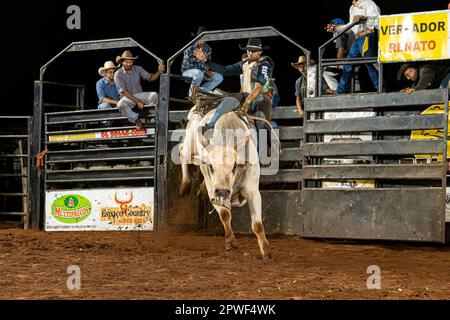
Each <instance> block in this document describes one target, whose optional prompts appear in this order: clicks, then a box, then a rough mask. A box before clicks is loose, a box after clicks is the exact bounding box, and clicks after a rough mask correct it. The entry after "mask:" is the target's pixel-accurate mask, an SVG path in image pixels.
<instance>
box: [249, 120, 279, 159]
mask: <svg viewBox="0 0 450 320" xmlns="http://www.w3.org/2000/svg"><path fill="white" fill-rule="evenodd" d="M245 116H246V117H247V118H248V119H252V120H255V121H262V122H264V123H266V124H267V125H268V126H269V128H270V132H271V134H273V135H274V136H275V138H276V139H277V141H278V145H279V146H280V145H281V141H280V138H279V137H278V135H277V134H276V133H275V130H274V129H273V127H272V124H271V123H270V122H269V121H267V120H266V119H263V118H259V117H255V116H251V115H249V114H247V115H245ZM281 153H282V150H281V148H280V154H281Z"/></svg>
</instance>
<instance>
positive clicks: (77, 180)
mask: <svg viewBox="0 0 450 320" xmlns="http://www.w3.org/2000/svg"><path fill="white" fill-rule="evenodd" d="M153 179H154V177H153V176H152V177H134V176H133V177H132V176H128V177H102V178H79V179H72V180H67V179H62V180H58V179H47V180H46V183H70V182H95V181H134V180H140V181H142V180H153Z"/></svg>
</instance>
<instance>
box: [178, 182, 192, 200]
mask: <svg viewBox="0 0 450 320" xmlns="http://www.w3.org/2000/svg"><path fill="white" fill-rule="evenodd" d="M189 192H191V183H190V182H182V183H181V186H180V192H179V193H178V194H179V195H180V197H185V196H187V195H188V194H189Z"/></svg>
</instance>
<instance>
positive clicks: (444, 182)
mask: <svg viewBox="0 0 450 320" xmlns="http://www.w3.org/2000/svg"><path fill="white" fill-rule="evenodd" d="M442 92H443V94H445V97H443V98H444V101H445V119H444V134H443V135H442V138H443V140H444V141H443V142H444V150H443V153H442V163H443V171H444V172H443V173H444V176H443V177H442V189H443V190H442V192H443V193H444V196H443V199H446V198H447V168H448V164H447V140H448V84H447V87H446V88H445V89H444V90H442ZM444 201H446V200H444ZM443 207H444V214H443V220H441V223H442V226H443V227H442V242H445V225H446V223H445V221H446V219H447V210H446V204H445V203H444V206H443Z"/></svg>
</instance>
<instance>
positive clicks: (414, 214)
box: [0, 10, 450, 243]
mask: <svg viewBox="0 0 450 320" xmlns="http://www.w3.org/2000/svg"><path fill="white" fill-rule="evenodd" d="M441 13H445V14H446V15H445V17H446V18H445V19H448V11H447V10H445V11H435V12H429V13H420V14H405V15H396V16H382V17H380V18H379V20H380V28H384V27H386V26H387V27H388V26H389V25H390V24H392V23H394V24H401V23H402V21H403V20H405V21H406V20H407V19H409V20H408V21H413V22H420V21H421V19H423V17H424V16H427V15H436V17H437V18H436V19H441V18H442V17H441V15H440V14H441ZM442 19H444V18H442ZM392 21H394V22H392ZM430 21H432V20H430ZM433 21H434V20H433ZM445 21H446V23H448V21H447V20H445ZM352 26H353V24H352V25H350V26H349V27H348V28H347V29H346V30H348V29H349V28H351V27H352ZM346 30H343V31H342V32H341V33H339V34H336V35H335V36H334V37H333V38H332V39H330V40H329V41H327V42H326V43H324V44H323V45H322V46H321V47H320V48H319V52H318V64H317V77H316V79H317V80H316V81H317V82H316V89H317V90H316V92H317V95H316V96H315V97H308V98H306V99H305V103H304V111H305V114H304V117H303V118H302V117H301V116H299V114H298V111H297V108H296V106H278V107H276V108H274V109H273V120H274V121H276V122H277V128H276V129H277V132H278V137H279V140H280V142H281V148H280V149H281V150H280V153H279V158H277V159H276V160H275V162H276V164H277V165H278V167H279V169H278V171H277V172H276V173H275V174H272V173H273V172H272V173H270V170H268V171H267V172H269V173H270V174H264V168H262V175H261V179H260V187H259V189H260V190H261V195H262V199H263V202H262V208H263V212H262V215H263V224H264V227H265V230H266V233H267V234H277V233H281V234H286V235H300V236H302V237H306V238H335V239H379V240H401V241H424V242H441V243H442V242H445V238H446V237H445V235H446V222H447V221H450V219H449V216H450V215H449V214H447V213H446V201H447V197H448V196H447V177H448V161H446V159H444V155H445V156H446V158H448V151H447V134H444V133H446V132H448V88H441V89H432V90H417V91H415V92H413V93H411V94H405V93H403V92H383V64H385V63H398V62H404V61H420V60H422V61H426V60H448V59H449V58H450V57H449V56H448V55H449V54H450V53H447V52H446V51H445V52H444V50H442V52H443V53H442V55H429V56H427V55H421V56H415V55H414V54H410V55H401V54H397V55H395V54H392V52H390V54H388V51H389V50H390V49H392V45H391V44H390V42H392V41H397V40H398V39H396V38H390V36H389V34H384V33H382V32H380V33H379V38H380V39H379V55H378V57H375V58H374V57H372V58H358V59H344V60H337V59H324V58H323V53H324V50H325V47H327V46H328V45H330V44H332V43H333V40H335V39H336V38H337V37H339V36H341V34H343V33H344V32H345V31H346ZM410 36H411V37H412V38H411V39H409V40H411V41H414V34H411V35H410ZM263 37H281V39H284V40H286V41H287V42H288V43H290V44H291V45H293V46H294V47H296V48H297V49H299V50H300V51H301V52H303V54H304V55H305V56H306V58H307V64H308V65H310V64H311V52H310V51H309V50H307V49H305V48H304V47H302V46H301V45H299V44H298V43H297V42H295V41H294V40H292V39H291V38H289V37H288V36H286V35H284V34H283V33H281V32H280V31H278V30H277V29H275V28H273V27H259V28H246V29H234V30H217V31H205V32H203V33H201V34H199V35H197V36H196V37H195V38H194V39H192V41H190V42H189V43H187V44H186V45H185V46H184V47H183V48H181V49H180V50H178V51H177V52H176V53H175V54H174V55H172V56H171V57H170V58H169V59H168V61H167V70H166V73H164V74H162V75H161V76H160V84H159V105H158V107H156V108H155V107H149V106H146V107H145V111H146V112H145V113H146V118H147V121H146V126H145V128H144V129H142V130H136V129H135V127H134V126H133V127H132V126H130V124H129V123H128V122H127V119H126V118H125V117H123V116H121V114H120V113H119V112H118V110H117V109H106V110H97V109H95V110H94V108H93V107H88V105H87V103H86V101H85V87H84V85H78V84H67V83H60V82H50V81H44V72H45V70H46V69H47V67H49V65H51V64H52V63H53V62H54V61H55V60H56V59H59V58H60V57H61V56H62V55H65V54H69V53H71V52H83V51H88V50H104V49H117V48H136V47H138V48H140V49H142V50H143V51H144V52H146V53H148V54H149V55H150V56H151V57H153V58H154V59H155V60H156V61H157V62H158V63H159V62H161V61H162V59H160V58H159V57H158V56H156V55H155V54H153V53H152V52H150V51H149V50H147V49H146V48H144V47H143V46H141V45H140V44H139V43H137V42H136V41H135V40H133V39H131V38H124V39H109V40H98V41H87V42H74V43H72V44H70V45H69V46H68V47H67V48H65V49H64V50H63V51H61V52H60V53H59V54H58V55H56V56H55V57H54V58H53V59H51V60H50V61H49V62H48V63H47V64H45V65H44V66H43V67H42V68H41V73H40V79H39V81H36V82H35V89H34V90H35V91H34V112H33V117H32V120H31V117H13V118H14V119H15V120H14V121H12V120H11V119H10V118H8V117H0V121H6V122H8V123H9V124H11V128H9V127H5V126H3V127H2V128H3V129H2V132H1V134H0V139H4V140H2V143H3V145H4V147H3V148H2V153H1V154H0V157H1V158H4V159H10V162H7V161H5V162H4V163H3V164H2V173H1V175H2V176H3V177H4V178H8V179H5V180H4V183H3V187H4V189H3V190H7V191H8V192H6V191H5V192H3V190H1V191H0V197H1V199H2V208H1V210H0V211H1V213H0V215H3V214H8V212H7V211H8V208H13V209H10V210H11V212H9V214H16V215H19V216H22V217H23V224H24V227H25V228H32V229H44V230H48V231H58V230H59V231H64V230H155V229H156V230H164V229H167V228H168V226H169V224H170V223H171V222H173V221H174V220H176V216H177V215H188V216H189V215H190V218H191V220H190V222H189V223H191V224H192V225H197V226H200V228H201V230H204V231H206V232H215V229H214V227H215V224H217V222H218V221H219V220H218V218H217V217H216V216H217V215H209V214H208V212H210V211H211V210H212V208H213V207H212V205H211V204H210V203H209V201H208V199H207V198H205V197H201V196H199V194H198V192H197V191H198V187H199V185H200V182H201V180H200V179H198V181H196V182H195V183H194V186H193V188H192V191H191V192H190V194H189V196H188V199H187V200H180V198H179V196H178V190H177V188H178V185H179V182H180V177H181V169H180V166H179V165H177V164H174V161H173V160H174V159H173V157H175V156H177V154H176V152H174V148H175V147H176V145H177V144H179V143H180V141H182V139H183V136H184V128H185V121H186V117H187V114H188V111H189V110H190V109H191V108H192V106H193V104H192V102H191V101H189V100H188V99H186V95H184V96H183V97H177V96H175V93H177V92H181V90H175V89H174V88H176V89H180V88H182V90H183V91H184V93H186V92H188V90H189V87H190V82H191V78H188V77H183V76H181V75H178V74H173V73H172V72H171V70H172V69H173V68H172V64H173V62H174V60H175V59H176V58H178V57H180V55H182V53H183V51H184V50H185V49H186V48H188V47H189V46H191V45H192V44H194V43H195V42H196V41H198V40H205V41H208V42H213V41H223V40H239V39H248V38H263ZM391 37H394V36H391ZM409 40H408V41H409ZM435 40H436V41H442V42H443V44H442V45H443V46H447V42H448V31H447V32H446V33H445V35H444V37H443V38H438V39H435ZM367 63H371V64H375V65H376V68H377V70H378V72H379V88H380V89H379V91H378V92H370V93H353V92H352V93H349V94H340V95H322V94H321V92H322V86H323V83H322V73H323V71H324V68H325V67H327V66H339V65H345V64H351V65H358V64H360V65H363V64H367ZM55 88H56V90H66V91H67V92H71V93H70V94H67V95H65V96H66V97H72V101H64V102H61V101H53V100H51V98H52V97H54V95H53V94H52V93H51V90H55ZM19 120H23V121H24V122H26V124H25V125H22V127H20V129H21V130H18V128H15V127H14V126H15V125H16V121H19ZM31 123H32V126H31ZM30 155H32V156H33V157H34V159H32V156H30ZM8 161H9V160H8ZM191 169H193V170H197V171H198V169H195V168H191ZM13 178H16V180H13ZM10 197H18V198H19V199H22V200H21V201H18V202H17V203H14V205H17V206H16V207H13V206H11V205H8V203H7V200H8V199H9V198H10ZM188 209H189V210H188ZM186 211H192V212H190V213H187V212H186ZM234 211H235V213H234V215H233V221H232V224H233V229H234V231H235V232H236V233H238V234H249V233H251V232H252V230H251V222H250V215H249V213H248V208H247V206H244V207H243V208H237V209H234ZM125 213H127V214H125Z"/></svg>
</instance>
